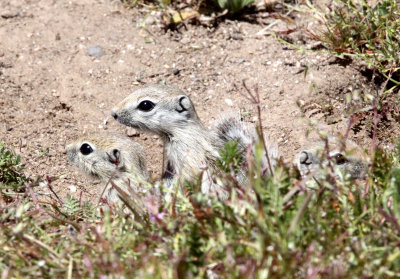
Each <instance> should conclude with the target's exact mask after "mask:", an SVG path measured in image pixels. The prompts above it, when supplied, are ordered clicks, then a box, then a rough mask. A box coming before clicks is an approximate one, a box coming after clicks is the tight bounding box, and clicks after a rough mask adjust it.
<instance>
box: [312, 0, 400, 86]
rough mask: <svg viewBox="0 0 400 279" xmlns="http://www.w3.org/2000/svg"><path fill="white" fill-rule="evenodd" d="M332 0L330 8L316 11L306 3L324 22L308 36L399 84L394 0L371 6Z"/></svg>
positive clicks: (399, 27)
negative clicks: (321, 28)
mask: <svg viewBox="0 0 400 279" xmlns="http://www.w3.org/2000/svg"><path fill="white" fill-rule="evenodd" d="M360 2H361V4H356V3H355V1H353V0H346V1H345V0H334V1H333V4H331V5H330V6H329V9H330V11H329V12H327V13H325V12H321V11H318V10H317V9H316V8H315V7H313V6H312V5H311V4H309V8H310V9H311V11H312V12H313V13H315V14H317V15H318V17H319V18H320V19H321V20H322V22H323V23H324V25H325V29H324V30H323V31H320V32H311V31H310V34H311V36H312V37H313V38H314V39H316V40H319V41H321V42H322V43H323V45H324V46H325V47H326V48H327V49H328V50H331V51H332V52H334V53H335V54H336V55H338V56H339V57H344V56H350V57H356V58H358V59H361V60H362V61H365V62H366V63H367V64H368V66H369V67H370V68H372V69H376V70H377V72H379V73H380V74H381V75H383V76H384V77H385V78H389V77H390V78H391V81H392V82H393V83H394V84H395V86H398V85H400V79H399V76H398V75H397V73H398V70H399V69H400V59H399V55H398V49H399V47H400V38H399V36H398V34H399V32H400V8H399V5H398V3H397V1H396V0H382V1H379V2H378V3H377V4H376V5H375V6H374V7H371V6H370V5H368V3H367V2H366V1H365V0H362V1H360Z"/></svg>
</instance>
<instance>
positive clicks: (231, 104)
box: [225, 99, 233, 107]
mask: <svg viewBox="0 0 400 279" xmlns="http://www.w3.org/2000/svg"><path fill="white" fill-rule="evenodd" d="M225 103H226V104H227V105H228V106H230V107H233V102H232V100H231V99H225Z"/></svg>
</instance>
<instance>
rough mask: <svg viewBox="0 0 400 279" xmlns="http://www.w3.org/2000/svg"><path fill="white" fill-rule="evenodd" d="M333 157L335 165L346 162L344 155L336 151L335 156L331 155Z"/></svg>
mask: <svg viewBox="0 0 400 279" xmlns="http://www.w3.org/2000/svg"><path fill="white" fill-rule="evenodd" d="M333 159H334V160H335V162H336V164H337V165H343V164H344V163H346V162H347V159H346V157H344V156H343V155H342V154H340V153H338V154H336V155H335V156H333Z"/></svg>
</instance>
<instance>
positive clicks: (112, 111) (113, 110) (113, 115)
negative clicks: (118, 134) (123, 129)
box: [111, 109, 118, 120]
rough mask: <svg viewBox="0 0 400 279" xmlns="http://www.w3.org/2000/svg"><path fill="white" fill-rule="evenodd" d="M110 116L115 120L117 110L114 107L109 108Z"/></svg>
mask: <svg viewBox="0 0 400 279" xmlns="http://www.w3.org/2000/svg"><path fill="white" fill-rule="evenodd" d="M111 116H112V117H114V119H115V120H117V118H118V115H117V110H116V109H112V110H111Z"/></svg>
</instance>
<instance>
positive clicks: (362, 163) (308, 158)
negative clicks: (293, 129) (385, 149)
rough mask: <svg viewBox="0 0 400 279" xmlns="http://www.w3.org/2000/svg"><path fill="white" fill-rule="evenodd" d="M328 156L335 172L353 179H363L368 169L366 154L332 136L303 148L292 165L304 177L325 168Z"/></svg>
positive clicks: (350, 143) (349, 141)
mask: <svg viewBox="0 0 400 279" xmlns="http://www.w3.org/2000/svg"><path fill="white" fill-rule="evenodd" d="M327 143H328V144H327ZM328 156H329V157H330V158H331V162H332V166H333V167H334V170H335V171H340V172H342V173H346V174H347V175H349V176H350V177H351V178H353V179H364V178H365V176H366V171H367V167H368V156H367V154H365V152H364V151H363V150H362V149H361V147H360V146H358V145H357V144H356V143H355V142H353V141H351V140H346V141H344V140H340V139H339V138H337V137H333V136H329V137H328V138H327V139H326V140H323V139H320V140H316V141H312V142H310V143H308V144H306V145H305V146H303V147H302V149H301V151H300V152H299V153H298V154H297V156H296V157H295V161H294V164H295V165H296V166H297V167H298V169H299V171H300V173H301V175H302V176H306V175H308V174H313V173H315V172H317V171H318V169H320V168H321V167H325V166H327V162H328V160H327V157H328Z"/></svg>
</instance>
